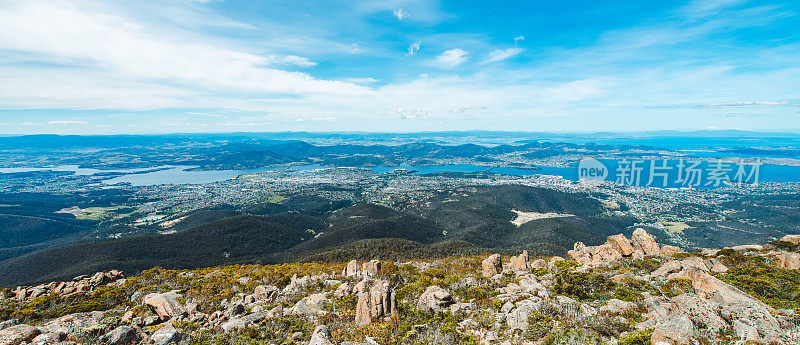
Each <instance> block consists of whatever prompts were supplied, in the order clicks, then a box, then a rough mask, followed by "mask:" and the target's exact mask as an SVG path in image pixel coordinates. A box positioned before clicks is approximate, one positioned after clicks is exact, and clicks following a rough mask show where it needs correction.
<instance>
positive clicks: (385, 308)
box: [353, 279, 397, 326]
mask: <svg viewBox="0 0 800 345" xmlns="http://www.w3.org/2000/svg"><path fill="white" fill-rule="evenodd" d="M353 290H354V291H353V293H355V294H357V295H358V302H357V303H356V319H355V323H356V325H358V326H365V325H368V324H369V323H371V322H372V320H373V319H377V318H379V317H382V316H389V315H391V313H392V312H393V311H394V309H395V308H396V303H397V302H396V297H395V294H394V290H392V289H391V288H390V287H389V282H388V281H385V280H381V279H379V280H371V279H364V280H362V281H361V282H359V283H358V284H356V286H355V288H353Z"/></svg>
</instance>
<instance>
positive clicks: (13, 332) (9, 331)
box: [0, 324, 42, 345]
mask: <svg viewBox="0 0 800 345" xmlns="http://www.w3.org/2000/svg"><path fill="white" fill-rule="evenodd" d="M40 333H42V331H40V330H39V329H38V328H36V327H33V326H30V325H26V324H21V325H14V326H11V327H8V328H6V329H4V330H0V345H17V344H20V343H22V342H28V341H31V340H33V338H35V337H36V336H37V335H39V334H40Z"/></svg>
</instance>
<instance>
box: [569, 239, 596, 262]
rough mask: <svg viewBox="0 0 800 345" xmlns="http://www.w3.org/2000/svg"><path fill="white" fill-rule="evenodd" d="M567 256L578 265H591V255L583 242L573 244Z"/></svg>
mask: <svg viewBox="0 0 800 345" xmlns="http://www.w3.org/2000/svg"><path fill="white" fill-rule="evenodd" d="M567 256H569V257H570V258H571V259H573V260H575V261H576V262H578V264H580V265H590V264H591V263H592V253H591V252H590V251H589V248H588V247H586V245H585V244H583V242H575V244H573V245H572V250H570V251H568V252H567Z"/></svg>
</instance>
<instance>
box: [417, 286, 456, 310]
mask: <svg viewBox="0 0 800 345" xmlns="http://www.w3.org/2000/svg"><path fill="white" fill-rule="evenodd" d="M453 303H454V302H453V296H451V295H450V293H449V292H447V290H445V289H442V288H441V287H439V286H436V285H433V286H429V287H428V288H427V289H425V292H424V293H422V295H421V296H419V300H418V301H417V309H434V310H442V309H444V308H447V307H449V306H450V305H451V304H453Z"/></svg>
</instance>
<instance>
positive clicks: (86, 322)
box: [39, 311, 104, 336]
mask: <svg viewBox="0 0 800 345" xmlns="http://www.w3.org/2000/svg"><path fill="white" fill-rule="evenodd" d="M103 314H104V313H103V312H102V311H93V312H88V313H75V314H69V315H64V316H62V317H59V318H57V319H53V320H50V321H47V322H45V323H44V324H41V325H39V329H40V330H41V331H42V333H47V334H52V333H59V332H63V333H65V334H69V335H72V336H78V335H81V334H83V333H84V332H86V330H91V329H97V328H98V327H101V326H102V325H101V320H102V319H103V317H104V315H103Z"/></svg>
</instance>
